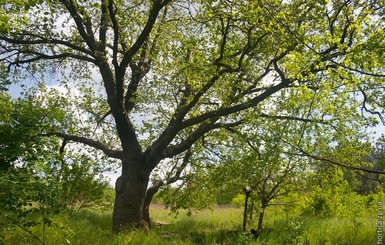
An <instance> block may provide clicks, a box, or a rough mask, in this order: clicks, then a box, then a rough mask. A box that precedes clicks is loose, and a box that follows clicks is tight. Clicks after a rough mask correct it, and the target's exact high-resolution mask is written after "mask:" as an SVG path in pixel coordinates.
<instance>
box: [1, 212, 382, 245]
mask: <svg viewBox="0 0 385 245" xmlns="http://www.w3.org/2000/svg"><path fill="white" fill-rule="evenodd" d="M151 213H152V221H153V227H152V230H151V233H150V234H145V233H144V232H143V231H134V232H129V233H125V234H119V235H114V234H112V232H111V226H112V220H111V213H110V212H101V211H92V210H84V211H80V212H78V213H64V214H60V215H58V216H56V217H55V219H54V225H53V226H51V227H46V230H45V233H46V236H45V239H44V242H45V244H79V245H80V244H82V245H87V244H92V245H97V244H103V245H105V244H116V245H120V244H122V245H123V244H125V245H126V244H141V245H142V244H149V245H151V244H165V245H166V244H167V245H168V244H177V245H180V244H181V245H183V244H239V245H241V244H280V245H281V244H312V245H313V244H314V245H318V244H319V245H328V244H346V245H348V244H349V245H355V244H357V245H358V244H360V245H361V244H376V242H377V236H376V222H377V220H376V217H373V216H375V214H374V215H372V216H371V217H369V216H368V217H345V218H341V217H340V218H337V217H328V218H318V217H311V218H310V217H301V216H296V217H289V216H285V215H281V214H280V213H279V212H276V211H274V210H271V211H270V212H269V213H267V215H266V223H265V227H266V232H264V233H262V234H261V235H260V236H259V237H258V239H256V238H254V237H253V236H252V235H251V234H250V233H248V232H247V233H243V232H241V225H242V210H241V209H238V208H232V207H216V208H214V209H213V210H208V209H206V210H201V211H193V212H192V213H191V215H190V216H187V215H186V214H187V212H185V211H182V212H181V213H180V214H179V215H178V216H177V217H175V215H173V214H171V215H170V214H169V211H168V210H165V209H164V208H163V207H162V206H160V205H152V212H151ZM256 222H257V217H255V218H254V220H253V227H254V226H255V225H256V224H255V223H256ZM0 223H1V222H0ZM157 224H161V226H159V225H157ZM249 226H250V225H249ZM0 228H1V227H0ZM32 232H33V233H34V234H35V235H36V236H38V237H40V238H42V227H41V226H36V227H34V228H33V229H32ZM0 239H2V240H0V244H10V245H11V244H12V245H13V244H41V243H39V242H38V241H37V240H36V239H34V238H33V237H31V235H29V234H27V233H26V232H23V231H22V230H21V229H20V228H17V227H16V228H15V227H13V228H12V229H7V230H4V229H3V230H0Z"/></svg>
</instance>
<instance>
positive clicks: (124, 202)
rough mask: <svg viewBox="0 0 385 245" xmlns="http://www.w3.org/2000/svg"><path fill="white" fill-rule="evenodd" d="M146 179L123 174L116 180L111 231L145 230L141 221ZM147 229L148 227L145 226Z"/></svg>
mask: <svg viewBox="0 0 385 245" xmlns="http://www.w3.org/2000/svg"><path fill="white" fill-rule="evenodd" d="M147 184H148V177H147V178H143V176H142V175H140V176H135V175H134V174H130V175H128V174H124V173H122V175H121V176H120V177H119V178H118V179H117V180H116V185H115V191H116V196H115V203H114V211H113V231H114V232H119V231H122V230H127V229H133V228H137V227H144V228H146V226H147V225H146V224H145V222H144V221H143V208H144V199H145V194H146V189H147ZM147 228H148V226H147Z"/></svg>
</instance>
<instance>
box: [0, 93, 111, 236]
mask: <svg viewBox="0 0 385 245" xmlns="http://www.w3.org/2000/svg"><path fill="white" fill-rule="evenodd" d="M41 97H44V98H45V100H48V99H50V98H49V96H48V95H46V96H41ZM41 97H40V98H41ZM5 98H7V100H6V101H5V102H6V105H8V106H4V107H2V110H4V112H5V113H4V114H2V115H3V118H1V123H0V147H1V152H0V164H1V169H0V172H1V178H0V186H1V192H0V210H1V219H2V221H3V224H2V225H3V226H4V227H3V228H4V229H8V230H9V231H10V232H11V231H12V232H21V233H24V234H25V235H27V236H32V237H34V238H35V239H36V241H39V242H40V243H45V230H46V228H48V227H51V226H56V224H54V223H53V216H54V215H56V214H58V213H59V212H61V211H65V210H74V209H78V208H83V207H86V206H90V205H93V204H94V203H95V202H98V201H99V200H100V199H101V197H102V194H103V192H104V189H105V188H106V185H107V182H106V180H105V179H104V177H103V176H99V177H97V178H95V175H97V174H100V173H101V172H102V171H104V169H103V168H102V165H99V164H97V163H95V158H92V157H91V156H90V155H87V154H85V153H79V152H78V153H72V154H71V155H70V154H67V155H66V156H65V157H64V154H63V152H62V154H59V148H61V147H60V144H59V142H58V140H57V139H54V138H51V137H37V136H39V134H41V132H42V131H43V130H44V129H45V128H47V127H50V128H53V127H55V126H56V125H58V124H59V121H60V123H63V124H64V123H65V121H66V120H64V119H63V118H64V115H66V113H65V112H63V111H61V110H60V109H59V108H58V107H49V106H47V105H46V104H45V103H44V101H42V100H39V93H38V92H37V91H35V92H31V93H29V97H27V98H26V99H23V98H19V99H17V100H14V101H12V100H10V97H5ZM51 106H53V105H52V104H51ZM5 109H7V111H5ZM35 226H42V227H43V231H42V233H41V234H34V233H33V227H35Z"/></svg>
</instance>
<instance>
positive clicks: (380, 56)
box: [0, 0, 385, 230]
mask: <svg viewBox="0 0 385 245" xmlns="http://www.w3.org/2000/svg"><path fill="white" fill-rule="evenodd" d="M1 4H2V6H3V8H2V9H1V10H0V11H1V12H0V13H1V15H0V16H1V17H0V62H1V65H0V69H1V70H2V72H0V73H1V74H7V75H4V77H3V75H2V77H1V79H2V82H1V84H3V80H4V82H5V80H8V81H9V80H11V78H12V81H22V82H25V81H26V80H29V79H35V80H37V81H40V80H42V81H43V82H48V80H49V79H50V78H53V79H54V80H57V81H61V82H63V86H64V87H67V88H69V87H71V86H72V85H74V86H75V87H76V88H77V89H75V90H73V91H72V92H73V95H72V96H73V97H76V98H77V100H72V101H74V107H76V108H77V109H79V113H80V114H81V115H84V118H82V117H80V119H83V120H79V121H77V122H84V123H83V124H76V126H74V127H73V128H68V127H65V125H56V126H57V127H54V128H52V127H49V128H44V130H43V132H41V133H43V134H45V136H48V135H50V136H55V137H57V138H60V139H63V140H64V141H74V142H78V143H82V144H85V145H88V146H89V147H92V148H95V149H98V150H100V151H102V152H103V153H104V154H105V155H106V156H108V157H111V158H115V159H117V160H118V161H120V162H121V164H122V171H123V172H122V175H121V178H120V179H119V181H118V182H117V187H118V188H117V190H118V191H117V195H116V202H117V203H116V205H115V206H114V207H116V209H115V210H114V217H115V218H114V220H115V223H114V228H115V229H116V230H117V229H118V228H119V227H120V226H121V225H125V224H126V223H128V224H129V225H135V224H138V223H140V222H141V218H142V215H141V214H139V215H133V214H135V213H138V212H140V211H141V210H142V209H141V207H142V206H143V203H144V200H145V197H146V187H147V184H148V182H149V179H150V175H151V173H152V171H153V170H154V169H155V168H156V167H159V168H163V167H164V166H167V161H166V160H165V159H172V158H174V157H176V156H178V155H179V154H181V153H183V152H186V151H188V149H191V147H193V146H196V145H197V144H199V142H200V141H201V140H202V141H205V140H210V141H211V142H221V141H222V139H218V138H217V139H215V135H216V133H217V132H218V131H220V130H221V129H227V130H230V131H234V129H240V131H253V130H254V131H256V132H258V133H257V134H256V135H257V136H259V135H261V134H259V133H260V132H263V131H265V130H266V125H262V126H261V124H263V123H264V121H269V122H271V121H279V122H281V121H283V122H286V123H282V124H280V125H279V126H278V127H277V128H278V132H280V133H282V132H283V131H285V130H286V131H288V132H291V130H293V131H294V132H295V133H293V134H292V135H291V138H289V136H290V135H284V136H283V138H285V139H286V140H288V139H290V140H288V141H289V142H287V144H285V146H284V147H282V148H281V149H279V152H280V153H282V152H284V151H286V150H289V152H290V153H292V154H296V155H295V156H296V157H295V158H297V159H299V158H300V156H302V157H303V158H304V159H307V160H308V159H309V158H312V159H315V160H328V162H329V163H333V164H335V165H343V166H345V167H351V168H356V170H357V169H358V170H360V169H361V168H363V167H366V166H365V165H364V166H362V165H361V164H362V161H361V160H362V156H361V155H364V154H363V153H364V151H365V150H362V149H361V148H362V146H363V145H364V144H363V142H364V141H366V140H368V137H367V136H366V134H365V129H366V127H367V126H368V125H375V124H377V123H378V122H379V121H382V122H385V120H384V118H383V116H382V114H383V112H384V106H383V101H384V97H385V93H384V79H383V78H384V76H385V75H384V74H383V71H384V64H383V62H382V61H383V60H384V55H385V53H384V50H383V46H384V39H383V34H384V25H385V24H384V19H383V18H382V16H383V14H384V12H385V10H384V9H385V7H384V3H383V1H379V0H378V1H376V0H374V1H369V2H368V1H364V0H356V1H340V0H337V1H275V0H267V1H258V2H253V1H245V0H243V1H228V0H219V1H212V0H204V1H195V0H181V1H171V0H153V1H123V0H108V1H100V2H98V1H67V0H46V1H45V0H38V1H37V0H29V1H19V0H7V1H3V2H1ZM100 88H102V89H103V92H100V93H98V92H96V91H97V90H98V89H100ZM78 91H81V92H80V93H77V92H78ZM54 103H55V101H54V100H51V101H49V106H51V107H52V108H55V106H53V105H54ZM68 104H69V103H68ZM66 110H71V108H68V107H67V108H66ZM83 113H84V114H83ZM71 115H74V114H73V113H71ZM62 119H63V120H64V121H65V119H66V118H62ZM78 119H79V118H78ZM270 120H271V121H270ZM289 124H290V125H293V126H292V127H287V125H289ZM241 125H242V126H241ZM242 133H244V132H242ZM45 140H46V141H48V140H54V139H52V138H48V137H46V138H45ZM257 140H259V139H257ZM277 143H278V141H277V138H275V139H270V140H267V141H265V142H262V141H259V142H258V144H260V145H261V146H264V145H265V144H266V145H268V144H271V146H273V145H274V144H276V145H278V146H277V147H278V148H279V147H281V145H280V144H277ZM280 143H281V142H280ZM202 145H204V144H203V142H202ZM13 148H14V147H12V149H13ZM364 148H365V147H364ZM294 149H295V150H296V151H295V152H293V150H294ZM270 150H271V149H270ZM356 150H359V151H358V152H359V154H355V152H356ZM331 152H332V153H333V154H332V155H331V156H330V153H331ZM361 153H362V154H361ZM11 155H12V154H11ZM274 157H275V159H274ZM287 158H288V156H284V157H280V156H278V155H273V157H272V158H271V159H269V160H270V161H273V160H277V159H280V160H282V161H281V162H280V164H278V165H280V166H282V165H285V164H287V162H290V161H289V160H288V159H287ZM336 159H337V160H339V161H336ZM295 162H297V161H295ZM111 164H112V163H111ZM261 166H262V168H263V165H262V164H261V165H260V167H261ZM184 167H185V168H186V169H187V170H188V167H190V166H188V167H186V166H184ZM262 168H260V169H259V170H260V171H261V170H263V169H262ZM191 169H194V168H193V167H191ZM174 171H176V172H178V168H177V166H176V167H175V168H174ZM202 171H206V170H202ZM187 172H188V171H187ZM199 179H200V180H201V178H199ZM134 180H135V181H134ZM203 185H205V183H203ZM127 203H129V204H127ZM130 208H132V209H135V210H124V209H130ZM129 214H131V215H129ZM123 215H125V216H124V217H123Z"/></svg>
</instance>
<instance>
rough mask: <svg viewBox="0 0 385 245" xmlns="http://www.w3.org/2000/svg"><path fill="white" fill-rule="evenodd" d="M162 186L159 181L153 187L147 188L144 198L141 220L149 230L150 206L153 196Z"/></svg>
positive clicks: (161, 182)
mask: <svg viewBox="0 0 385 245" xmlns="http://www.w3.org/2000/svg"><path fill="white" fill-rule="evenodd" d="M162 185H163V181H161V180H159V181H158V182H156V183H155V184H154V185H153V186H151V187H150V188H148V190H147V192H146V197H145V198H144V208H143V220H144V221H146V222H147V224H148V226H149V228H151V218H150V204H151V201H152V198H153V197H154V195H155V194H156V193H157V192H158V190H159V188H160V187H161V186H162Z"/></svg>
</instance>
